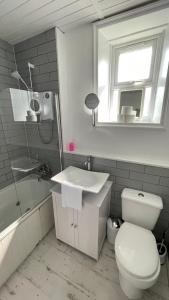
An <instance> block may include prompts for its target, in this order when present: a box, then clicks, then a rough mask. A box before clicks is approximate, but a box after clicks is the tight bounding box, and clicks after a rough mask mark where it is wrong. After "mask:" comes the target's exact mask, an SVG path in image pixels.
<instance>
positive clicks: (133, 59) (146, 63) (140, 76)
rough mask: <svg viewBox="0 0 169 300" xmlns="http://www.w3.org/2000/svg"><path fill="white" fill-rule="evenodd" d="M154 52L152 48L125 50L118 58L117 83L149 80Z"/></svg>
mask: <svg viewBox="0 0 169 300" xmlns="http://www.w3.org/2000/svg"><path fill="white" fill-rule="evenodd" d="M152 52H153V47H152V46H150V47H148V46H145V47H144V46H142V47H141V46H140V47H139V46H137V49H123V52H121V53H120V54H119V57H118V65H117V72H118V74H117V82H118V83H124V82H131V81H141V80H148V79H149V78H150V71H151V65H152Z"/></svg>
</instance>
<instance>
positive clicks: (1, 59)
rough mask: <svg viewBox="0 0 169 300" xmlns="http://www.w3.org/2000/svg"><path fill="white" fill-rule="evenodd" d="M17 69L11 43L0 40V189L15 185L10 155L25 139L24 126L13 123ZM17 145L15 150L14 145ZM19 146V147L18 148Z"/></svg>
mask: <svg viewBox="0 0 169 300" xmlns="http://www.w3.org/2000/svg"><path fill="white" fill-rule="evenodd" d="M15 69H16V65H15V56H14V49H13V47H12V45H10V44H9V43H7V42H5V41H3V40H0V189H1V188H3V187H5V186H7V185H9V184H11V183H13V182H14V178H13V174H12V170H11V163H10V154H11V153H13V154H14V155H15V154H16V152H15V150H16V151H17V150H18V147H19V148H20V144H21V143H20V139H21V137H23V135H24V133H23V131H24V128H23V124H22V125H21V124H20V125H19V124H15V123H14V122H13V115H12V106H11V101H10V95H9V88H10V87H13V88H18V83H17V81H16V80H15V79H14V78H12V77H11V72H12V71H14V70H15ZM11 143H12V144H13V143H15V149H12V144H11ZM18 144H19V146H18Z"/></svg>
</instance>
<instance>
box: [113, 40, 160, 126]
mask: <svg viewBox="0 0 169 300" xmlns="http://www.w3.org/2000/svg"><path fill="white" fill-rule="evenodd" d="M159 39H160V36H155V37H149V38H147V39H145V40H141V41H136V42H135V43H128V44H125V45H118V46H116V47H113V46H112V49H111V50H112V66H111V79H110V85H111V86H110V94H111V98H110V107H111V112H113V113H112V114H111V113H110V120H111V122H123V116H122V110H123V111H124V109H123V107H127V106H130V107H132V110H133V115H134V119H135V121H136V122H140V121H142V122H148V120H149V114H147V111H148V109H149V107H150V102H151V97H153V95H154V94H153V92H155V81H156V75H157V73H158V70H157V66H158V64H157V62H158V56H159V55H160V53H158V51H157V48H158V44H159ZM114 91H116V93H114ZM114 95H116V96H115V97H114ZM115 107H116V108H115Z"/></svg>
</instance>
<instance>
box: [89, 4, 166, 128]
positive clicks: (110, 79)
mask: <svg viewBox="0 0 169 300" xmlns="http://www.w3.org/2000/svg"><path fill="white" fill-rule="evenodd" d="M168 14H169V7H167V8H165V9H161V8H157V10H156V11H151V12H150V11H149V10H148V11H147V12H146V13H145V12H143V11H142V12H140V11H139V10H138V12H137V13H136V14H135V13H133V12H131V13H130V12H126V13H123V14H119V15H116V17H112V18H110V19H107V20H106V21H105V20H104V21H100V22H98V23H96V24H95V25H93V26H94V73H93V74H94V87H95V92H96V93H97V95H98V97H99V99H100V104H99V106H98V109H97V123H96V124H98V126H111V125H115V126H117V124H119V126H125V124H124V123H126V122H127V123H135V124H130V125H132V126H137V125H138V126H142V124H143V126H148V127H149V126H150V127H153V126H154V127H157V126H158V125H159V127H161V126H162V125H163V122H164V116H165V111H166V103H167V101H169V100H168V99H169V98H168V97H169V92H168V89H167V87H168V82H169V20H168ZM130 125H129V126H130Z"/></svg>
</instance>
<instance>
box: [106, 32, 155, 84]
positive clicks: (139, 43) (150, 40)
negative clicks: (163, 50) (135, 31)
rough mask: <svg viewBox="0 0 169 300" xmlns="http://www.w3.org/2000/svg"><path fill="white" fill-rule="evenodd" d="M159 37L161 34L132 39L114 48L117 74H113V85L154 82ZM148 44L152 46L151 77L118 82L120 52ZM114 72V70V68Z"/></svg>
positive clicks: (140, 47)
mask: <svg viewBox="0 0 169 300" xmlns="http://www.w3.org/2000/svg"><path fill="white" fill-rule="evenodd" d="M158 38H159V36H157V37H152V36H151V37H150V38H147V39H140V40H137V41H135V42H133V41H132V42H129V43H126V44H121V45H118V46H116V47H113V48H114V49H112V55H113V56H114V59H113V61H114V62H115V67H114V74H115V75H114V76H113V79H114V82H113V85H114V87H115V88H116V87H117V86H129V85H131V86H132V85H133V84H134V83H137V82H143V83H144V85H145V84H149V83H150V82H152V80H153V74H154V68H155V58H156V54H157V44H158ZM148 46H152V58H151V66H150V75H149V78H148V79H140V80H135V81H134V80H133V81H123V82H118V62H119V57H120V54H122V53H125V52H128V50H130V49H133V50H137V49H144V48H147V47H148ZM112 68H113V65H111V69H112ZM112 72H113V70H112Z"/></svg>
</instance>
